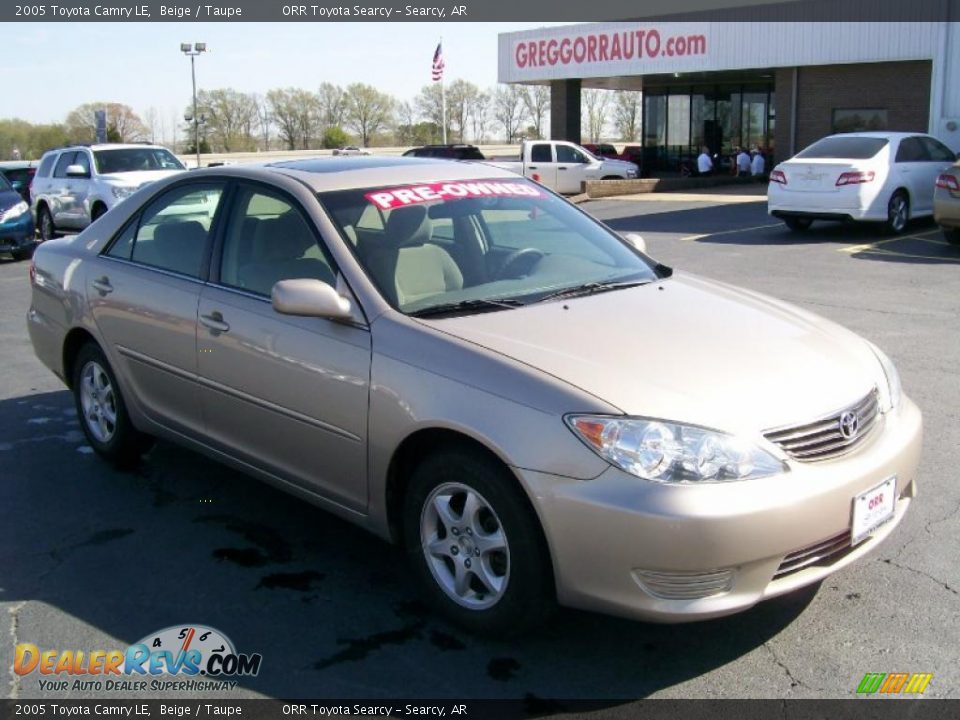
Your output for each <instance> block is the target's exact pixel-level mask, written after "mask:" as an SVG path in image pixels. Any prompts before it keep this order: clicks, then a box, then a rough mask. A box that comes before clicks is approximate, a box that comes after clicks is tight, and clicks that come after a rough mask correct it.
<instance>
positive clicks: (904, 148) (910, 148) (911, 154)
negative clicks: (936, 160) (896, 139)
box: [897, 137, 930, 163]
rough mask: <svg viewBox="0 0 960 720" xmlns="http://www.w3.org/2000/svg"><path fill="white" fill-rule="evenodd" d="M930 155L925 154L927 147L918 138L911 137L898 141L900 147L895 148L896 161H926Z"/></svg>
mask: <svg viewBox="0 0 960 720" xmlns="http://www.w3.org/2000/svg"><path fill="white" fill-rule="evenodd" d="M929 159H930V157H929V156H928V155H927V149H926V148H925V147H924V146H923V143H921V142H920V138H917V137H911V138H906V139H905V140H901V141H900V147H899V148H897V162H898V163H908V162H926V161H927V160H929Z"/></svg>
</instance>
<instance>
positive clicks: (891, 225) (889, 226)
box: [885, 190, 910, 235]
mask: <svg viewBox="0 0 960 720" xmlns="http://www.w3.org/2000/svg"><path fill="white" fill-rule="evenodd" d="M909 222H910V198H908V197H907V194H906V193H905V192H904V191H903V190H897V191H896V192H895V193H894V194H893V195H892V196H891V197H890V202H888V203H887V222H886V225H885V227H886V230H887V232H888V233H890V234H891V235H900V234H901V233H902V232H903V231H904V230H906V229H907V223H909Z"/></svg>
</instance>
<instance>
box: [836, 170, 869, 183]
mask: <svg viewBox="0 0 960 720" xmlns="http://www.w3.org/2000/svg"><path fill="white" fill-rule="evenodd" d="M874 177H875V175H874V172H873V170H868V171H866V172H859V171H858V172H845V173H841V174H840V177H838V178H837V187H840V186H841V185H859V184H860V183H868V182H873V178H874Z"/></svg>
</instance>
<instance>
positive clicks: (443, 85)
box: [440, 35, 447, 145]
mask: <svg viewBox="0 0 960 720" xmlns="http://www.w3.org/2000/svg"><path fill="white" fill-rule="evenodd" d="M440 47H441V48H442V47H443V35H441V36H440ZM444 63H446V60H444ZM441 73H442V71H441ZM440 104H441V106H442V110H441V113H442V115H443V144H444V145H446V144H447V81H446V80H445V79H444V78H443V75H442V74H441V75H440Z"/></svg>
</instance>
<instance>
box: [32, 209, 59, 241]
mask: <svg viewBox="0 0 960 720" xmlns="http://www.w3.org/2000/svg"><path fill="white" fill-rule="evenodd" d="M44 220H46V221H47V222H44ZM47 223H49V225H50V234H49V235H44V232H43V228H44V227H45V226H46V225H47ZM37 225H38V228H37V229H38V231H39V232H40V239H41V240H43V241H46V240H52V239H53V238H54V237H55V236H56V234H57V229H56V228H55V227H54V226H53V215H51V214H50V210H49V208H47V207H46V206H44V207H42V208H40V211H39V212H38V213H37Z"/></svg>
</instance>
